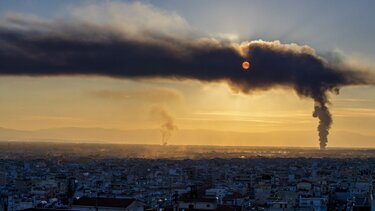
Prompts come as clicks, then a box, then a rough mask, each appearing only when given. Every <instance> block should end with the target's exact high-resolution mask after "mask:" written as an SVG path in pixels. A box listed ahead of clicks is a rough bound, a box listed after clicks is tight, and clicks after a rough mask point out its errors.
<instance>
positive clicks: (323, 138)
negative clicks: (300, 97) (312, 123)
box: [313, 103, 332, 149]
mask: <svg viewBox="0 0 375 211" xmlns="http://www.w3.org/2000/svg"><path fill="white" fill-rule="evenodd" d="M313 117H316V118H318V119H319V125H318V133H319V143H320V149H325V148H326V146H327V143H328V134H329V129H330V128H331V125H332V116H331V113H330V111H329V110H328V108H327V106H326V105H325V104H321V103H315V106H314V112H313Z"/></svg>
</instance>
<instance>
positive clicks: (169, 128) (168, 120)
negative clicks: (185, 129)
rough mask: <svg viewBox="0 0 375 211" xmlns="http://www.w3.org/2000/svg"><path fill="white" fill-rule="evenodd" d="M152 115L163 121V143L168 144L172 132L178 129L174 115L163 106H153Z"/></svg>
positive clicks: (161, 129)
mask: <svg viewBox="0 0 375 211" xmlns="http://www.w3.org/2000/svg"><path fill="white" fill-rule="evenodd" d="M151 116H152V117H154V118H156V119H158V120H159V121H161V122H162V124H161V125H160V132H161V144H162V145H163V146H166V145H167V144H168V140H169V139H170V138H171V136H172V133H173V132H174V131H176V130H178V128H177V126H176V124H175V123H174V121H173V117H172V115H170V114H169V113H168V111H167V110H165V109H164V108H162V107H153V108H152V109H151Z"/></svg>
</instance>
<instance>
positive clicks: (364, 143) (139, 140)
mask: <svg viewBox="0 0 375 211" xmlns="http://www.w3.org/2000/svg"><path fill="white" fill-rule="evenodd" d="M317 139H318V138H317V133H316V131H314V130H312V131H272V132H259V133H253V132H248V133H247V132H234V131H215V130H184V129H182V130H179V131H177V132H176V133H175V134H174V135H173V136H172V138H171V139H170V140H169V141H168V142H169V144H172V145H229V146H230V145H234V146H246V145H248V146H301V147H317V146H318V140H317ZM329 139H330V140H329V143H328V145H329V146H335V147H342V146H347V147H351V146H352V147H375V136H366V135H362V134H358V133H351V132H346V131H334V132H332V133H331V134H330V137H329ZM0 140H2V141H49V142H84V143H123V144H160V143H161V134H160V131H159V130H158V129H139V130H120V129H106V128H76V127H66V128H49V129H41V130H32V131H31V130H30V131H28V130H15V129H8V128H0Z"/></svg>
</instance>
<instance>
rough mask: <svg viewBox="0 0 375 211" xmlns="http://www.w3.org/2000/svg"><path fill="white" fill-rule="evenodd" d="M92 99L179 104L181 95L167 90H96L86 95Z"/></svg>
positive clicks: (181, 98)
mask: <svg viewBox="0 0 375 211" xmlns="http://www.w3.org/2000/svg"><path fill="white" fill-rule="evenodd" d="M88 94H89V95H90V96H92V97H96V98H101V99H106V100H108V99H110V100H117V101H119V100H139V101H143V102H148V103H167V102H168V103H179V102H181V101H183V99H184V97H183V95H182V94H181V93H180V92H179V91H177V90H175V89H169V88H154V89H139V90H104V89H103V90H96V91H91V92H89V93H88Z"/></svg>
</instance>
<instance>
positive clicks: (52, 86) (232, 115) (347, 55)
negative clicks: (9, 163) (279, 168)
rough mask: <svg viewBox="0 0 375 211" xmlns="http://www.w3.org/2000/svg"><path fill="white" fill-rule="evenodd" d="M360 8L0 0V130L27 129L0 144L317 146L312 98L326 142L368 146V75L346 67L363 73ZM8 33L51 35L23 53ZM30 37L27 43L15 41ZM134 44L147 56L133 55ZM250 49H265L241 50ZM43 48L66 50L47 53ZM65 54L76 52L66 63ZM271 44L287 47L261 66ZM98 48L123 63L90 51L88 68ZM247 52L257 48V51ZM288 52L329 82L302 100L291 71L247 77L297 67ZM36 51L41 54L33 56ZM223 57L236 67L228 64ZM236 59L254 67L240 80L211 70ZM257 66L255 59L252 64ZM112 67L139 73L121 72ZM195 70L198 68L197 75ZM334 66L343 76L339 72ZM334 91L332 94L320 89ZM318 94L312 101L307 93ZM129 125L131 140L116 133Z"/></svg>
mask: <svg viewBox="0 0 375 211" xmlns="http://www.w3.org/2000/svg"><path fill="white" fill-rule="evenodd" d="M374 4H375V3H374V2H373V1H358V2H356V3H355V4H353V2H352V1H340V2H333V1H332V2H327V1H320V0H319V1H294V0H288V1H282V2H281V1H179V2H175V1H70V0H67V1H54V0H39V1H36V0H34V1H32V0H23V1H17V0H14V1H0V29H1V30H2V31H1V34H0V44H1V45H2V47H3V50H2V52H0V53H1V55H0V59H1V58H2V59H3V61H1V62H2V63H3V64H5V65H3V66H1V65H0V72H1V74H0V102H1V103H0V116H1V118H0V127H1V128H6V129H13V130H19V131H29V132H30V131H38V132H39V133H40V135H39V136H35V134H34V135H31V134H30V133H29V134H27V133H26V135H19V133H13V135H8V134H7V135H8V137H7V136H5V135H4V134H5V132H3V136H2V135H1V132H0V138H1V137H2V139H5V138H12V139H46V138H51V139H75V140H79V141H90V140H94V139H95V141H102V142H103V143H107V142H108V143H109V142H116V143H148V144H160V143H162V141H161V138H162V134H164V132H165V131H167V134H164V135H167V136H168V137H167V139H168V140H167V142H168V144H214V145H248V146H309V147H318V146H319V136H318V132H317V127H318V123H319V120H318V119H317V118H313V117H312V113H313V111H314V105H316V101H318V102H319V103H320V104H324V106H327V108H329V110H330V113H331V114H332V119H333V123H332V124H330V123H329V124H326V127H327V128H328V129H329V127H330V130H329V135H328V147H375V141H374V138H375V131H374V130H373V125H374V123H375V92H374V91H375V88H374V87H373V86H372V85H371V84H372V81H373V80H372V81H371V80H367V79H368V78H370V77H371V76H372V75H371V74H368V75H366V76H362V75H358V74H357V73H359V72H367V73H374V72H375V71H374V67H375V64H374V62H373V61H374V59H375V42H374V37H375V25H374V24H373V20H375V14H374V13H373V12H372V11H371V8H374V6H375V5H374ZM76 23H82V24H81V25H79V24H77V25H75V24H76ZM3 29H6V30H8V29H11V30H13V31H11V32H10V33H11V34H10V35H9V36H7V34H6V33H8V31H6V30H3ZM98 29H100V30H98ZM34 32H35V33H34ZM12 33H13V34H12ZM17 36H24V37H25V38H22V39H24V40H22V42H23V43H26V44H30V46H31V45H36V44H35V43H36V41H35V40H37V41H40V40H43V39H44V38H45V37H48V38H51V37H52V38H54V39H55V40H53V41H51V42H49V43H47V44H45V43H42V44H43V46H46V47H43V48H42V47H41V45H40V46H37V47H38V49H41V50H40V51H34V50H33V49H32V48H27V47H24V46H28V45H24V44H22V43H21V42H20V41H19V40H17V39H18V37H17ZM34 36H35V37H36V38H35V39H34ZM43 36H44V37H43ZM82 37H83V38H82ZM119 37H120V38H119ZM29 38H30V39H29ZM52 38H51V39H52ZM57 38H58V39H57ZM164 38H165V39H164ZM38 39H39V40H38ZM91 39H92V40H91ZM30 40H32V42H34V41H35V42H34V43H29V41H30ZM72 40H73V41H72ZM82 40H83V41H85V40H89V41H92V42H93V43H94V44H98V43H99V44H102V42H106V41H108V40H110V41H108V42H113V43H115V44H116V43H119V44H123V45H124V46H125V47H124V49H126V50H127V49H130V50H132V47H131V46H133V45H136V48H137V50H136V51H134V52H133V51H131V52H133V53H123V52H120V53H118V54H116V52H117V51H120V50H124V49H121V48H120V47H119V48H120V49H117V48H116V47H117V46H119V45H113V46H112V45H111V47H110V48H108V47H107V46H105V47H103V48H100V46H102V45H95V46H96V47H95V46H94V47H93V48H90V49H88V50H89V51H88V50H87V51H86V49H85V48H86V47H87V46H86V45H83V47H82V46H81V47H80V48H77V49H73V50H72V49H67V48H69V47H66V46H70V45H69V44H72V43H73V44H77V43H76V42H82ZM98 40H99V41H98ZM103 40H104V41H103ZM124 40H125V41H124ZM256 40H258V41H257V42H252V41H256ZM259 40H262V41H259ZM18 42H19V43H18ZM30 42H31V41H30ZM128 42H129V43H128ZM245 42H246V43H245ZM20 43H21V44H20ZM241 43H245V44H242V45H241ZM290 43H295V44H294V45H288V44H290ZM37 44H38V43H37ZM73 44H72V45H71V46H74V45H73ZM78 44H82V43H78ZM78 44H77V45H78ZM106 44H107V43H106ZM128 44H129V46H130V47H128ZM138 44H140V45H141V46H140V47H139V49H146V50H145V51H147V52H145V53H144V52H143V51H141V53H139V50H138ZM285 44H286V45H285ZM243 45H245V46H247V47H242V46H243ZM61 46H64V47H61ZM85 46H86V47H85ZM98 46H99V47H98ZM121 46H122V45H121ZM150 46H151V47H150ZM155 46H156V47H155ZM160 46H162V47H160ZM207 46H208V47H207ZM233 46H235V47H233ZM249 46H250V47H249ZM264 46H266V47H264ZM296 46H297V47H296ZM303 46H305V47H303ZM306 46H307V47H306ZM149 47H150V48H149ZM154 47H155V48H156V50H157V51H156V50H155V52H154ZM258 47H259V48H260V49H261V50H262V49H263V50H264V49H268V50H270V51H271V52H268V51H264V52H263V51H262V52H261V53H262V54H260V53H259V54H257V53H256V52H257V51H255V50H254V51H252V50H253V49H257V48H258ZM54 48H56V49H60V50H61V49H63V50H66V52H65V53H64V52H63V53H61V54H60V53H56V51H54ZM72 48H73V47H72ZM82 48H83V49H84V50H82ZM98 48H100V49H99V50H97V49H98ZM159 48H161V51H160V49H159ZM248 48H249V49H250V53H249V55H250V56H248V55H246V56H244V57H243V58H242V57H241V55H242V54H241V52H239V53H238V54H235V53H233V51H235V50H236V51H241V49H248ZM14 49H16V50H14ZM30 49H31V50H30ZM103 49H104V50H108V49H109V50H110V51H109V53H108V52H107V51H104V50H103ZM165 49H167V50H166V52H164V50H165ZM206 49H208V50H207V51H206ZM233 49H235V50H233ZM232 50H233V51H232ZM170 51H171V52H172V54H170ZM9 52H12V55H11V56H12V57H10V56H9V55H8V53H9ZM14 52H16V53H14ZM74 52H78V53H77V54H87V55H89V56H90V57H79V56H80V55H78V56H76V57H69V56H70V55H73V54H74ZM113 52H115V53H113ZM207 52H208V53H207ZM212 52H214V53H215V52H217V54H214V53H212ZM252 52H255V53H252ZM274 52H276V53H280V55H281V56H283V55H284V53H285V52H287V53H285V56H287V58H286V59H285V61H286V62H285V64H284V63H282V64H281V62H279V63H275V62H274V60H271V58H275V57H274V56H279V54H277V55H274V54H273V53H274ZM283 52H284V53H283ZM288 52H289V53H288ZM290 52H292V53H290ZM38 53H40V54H38ZM268 53H269V54H268ZM13 54H14V55H13ZM92 54H93V55H92ZM40 55H42V56H40ZM46 55H47V56H48V55H54V56H56V57H53V56H51V57H48V60H47V62H46V61H45V60H46V59H45V58H46V57H47V56H46ZM108 55H110V56H111V57H113V56H117V55H118V56H120V57H121V56H122V57H124V59H123V60H121V61H118V60H111V59H109V60H105V59H103V62H102V63H98V64H99V65H97V66H96V65H90V64H91V63H93V64H96V63H95V62H93V61H95V59H96V60H100V61H102V60H101V59H102V58H103V57H106V56H108ZM174 55H178V56H176V58H174V57H173V56H174ZM212 55H215V57H213V56H212ZM261 55H268V56H266V57H265V59H263V58H262V59H260V58H261V57H260V56H261ZM296 55H297V56H296ZM299 55H302V56H306V55H307V56H311V59H313V61H314V62H315V61H318V63H319V64H320V62H321V58H324V59H327V64H329V65H330V66H329V68H322V71H323V72H322V73H325V71H327V70H328V71H331V70H332V71H334V73H335V74H336V73H337V74H338V75H337V77H338V78H339V79H340V80H339V81H337V80H333V79H332V80H333V81H331V80H328V79H327V81H326V83H329V84H332V87H331V86H328V87H325V88H324V91H321V90H320V89H319V93H318V94H316V93H315V82H314V83H313V82H312V81H315V80H312V78H311V77H309V76H307V75H303V74H301V76H298V77H301V78H298V80H297V82H295V81H292V82H291V81H278V80H277V79H274V78H273V76H271V77H270V78H267V77H268V76H263V75H256V74H257V71H258V70H259V71H262V70H264V68H266V69H267V68H274V67H276V68H277V67H278V66H282V67H284V66H285V67H294V66H295V65H297V67H298V68H299V67H302V68H305V66H306V64H310V63H307V62H306V61H305V60H303V63H298V61H297V62H296V63H293V65H294V66H293V65H290V64H291V63H292V62H295V61H296V60H297V59H301V58H304V57H302V56H301V57H299ZM13 56H14V57H13ZM73 56H74V55H73ZM237 56H238V57H237ZM271 56H272V57H271ZM294 56H296V58H294ZM92 57H93V58H95V59H94V60H87V61H89V62H91V63H90V64H89V63H87V64H86V63H85V62H86V60H85V59H87V58H92ZM125 57H126V58H125ZM170 57H173V58H172V59H170ZM14 58H16V59H14ZM25 58H26V59H25ZM29 58H31V60H28V59H29ZM40 58H44V60H43V61H41V62H40V60H38V59H40ZM60 58H65V59H66V60H61V61H64V62H66V61H76V60H78V62H77V64H71V63H69V64H67V65H65V64H64V65H65V66H64V65H60V66H58V65H51V64H52V63H48V62H50V61H51V62H55V60H56V61H57V62H61V61H60V60H59V59H60ZM75 58H78V59H75ZM128 58H132V59H128ZM202 58H204V59H202ZM257 58H258V60H257ZM267 58H270V60H269V61H267ZM277 58H279V57H277ZM280 58H284V57H280ZM288 58H293V59H290V60H288ZM33 59H34V60H33ZM5 60H6V61H5ZM202 60H203V61H202ZM237 60H238V67H234V66H233V68H232V66H231V65H232V63H234V64H237ZM242 60H250V64H251V65H252V64H253V63H252V62H253V61H258V64H259V66H258V67H257V66H256V64H257V62H255V63H254V64H255V66H254V68H252V67H253V66H251V68H250V71H254V72H255V73H254V76H253V78H249V79H242V77H252V75H243V73H242V72H241V73H235V74H234V73H232V72H223V71H222V69H221V68H222V67H223V68H224V67H225V68H229V69H230V68H232V70H231V71H237V70H239V71H242V70H241V63H242ZM337 60H338V62H337ZM30 61H32V62H34V61H37V63H30ZM108 61H116V62H118V63H116V64H113V62H108ZM308 61H310V60H308ZM38 62H39V63H38ZM262 62H266V63H267V64H266V63H264V65H261V64H263V63H262ZM268 63H272V65H273V66H272V65H271V66H270V65H269V64H268ZM323 63H324V62H323ZM23 64H25V65H23ZM34 64H35V66H33V65H34ZM53 64H55V63H53ZM128 64H129V66H128ZM312 64H316V63H312ZM324 64H326V63H324ZM298 65H300V66H298ZM261 66H262V67H264V68H263V69H262V68H261ZM310 66H311V65H310ZM134 67H135V68H134ZM146 67H147V68H146ZM185 67H186V68H185ZM201 67H204V68H203V69H200V68H201ZM12 68H13V69H12ZM64 68H65V69H64ZM74 68H78V69H77V71H76V70H73V69H74ZM126 68H134V69H137V68H139V70H138V72H136V71H135V72H134V71H133V72H131V71H128V70H123V69H126ZM169 68H170V69H178V70H175V71H174V70H169ZM189 68H193V69H194V68H196V69H194V70H192V69H189ZM205 68H207V69H209V70H210V72H209V73H206V72H204V71H206V69H205ZM62 69H63V70H62ZM164 69H168V71H164ZM185 69H186V70H185ZM306 69H308V67H307V68H306ZM342 69H345V70H348V71H349V70H350V72H352V73H353V74H349V76H347V74H346V75H345V77H344V78H341V76H342V75H341V72H340V71H341V70H342ZM336 70H339V72H336ZM269 71H270V73H277V72H272V70H269ZM139 72H141V73H139ZM287 73H288V71H286V72H285V74H287ZM292 73H293V74H294V72H292ZM292 73H291V74H292ZM302 73H303V72H302ZM137 74H140V75H137ZM218 74H219V75H218ZM220 74H222V75H220ZM246 74H247V73H246ZM249 74H252V73H251V72H250V73H249ZM288 74H289V73H288ZM30 75H31V76H30ZM119 76H120V77H119ZM133 76H134V77H133ZM292 76H293V75H292ZM334 76H335V77H336V75H334ZM334 76H332V77H334ZM295 77H297V76H295ZM313 77H314V76H313ZM319 77H320V75H319ZM322 77H323V76H322ZM327 77H331V75H328V76H327ZM291 78H293V77H291ZM363 78H364V79H363ZM318 79H319V80H326V77H325V78H318ZM365 79H366V80H365ZM228 81H229V82H228ZM369 81H371V82H369ZM244 83H245V84H244ZM249 84H250V85H249ZM252 84H256V85H254V87H252ZM337 86H338V87H339V88H340V94H338V95H337V94H335V92H334V91H332V90H333V89H334V88H336V87H337ZM299 88H302V89H303V91H299V90H300V89H299ZM306 90H307V93H306V92H305V91H306ZM310 91H311V92H310ZM317 95H319V96H317ZM322 96H323V98H324V99H322V100H320V99H321V97H322ZM325 98H327V99H325ZM314 101H315V102H314ZM320 101H322V102H320ZM154 111H157V112H154ZM323 122H324V121H323ZM56 128H64V130H67V131H68V132H69V131H70V130H73V129H77V128H88V129H89V130H91V132H92V134H96V133H98V134H97V136H96V137H93V136H89V135H87V133H85V132H82V131H81V132H77V133H74V135H75V136H74V137H65V136H64V137H62V135H61V134H59V133H57V132H56V130H51V129H56ZM67 128H68V129H67ZM168 128H169V129H170V128H172V129H171V130H169V129H168ZM49 129H50V131H49V132H46V131H48V130H49ZM69 129H70V130H69ZM105 129H107V130H108V129H115V130H121V131H125V132H124V134H123V135H124V136H129V137H131V138H128V137H121V138H120V137H109V136H107V137H106V136H105V135H103V134H99V133H100V131H101V130H105ZM328 129H327V130H328ZM134 131H135V135H134V134H133V133H131V134H130V132H134ZM70 132H71V131H70ZM141 133H143V134H146V133H150V134H153V135H150V136H145V135H142V134H141ZM72 134H73V133H72ZM137 134H138V135H137ZM119 136H121V135H119ZM98 137H100V138H98Z"/></svg>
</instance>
